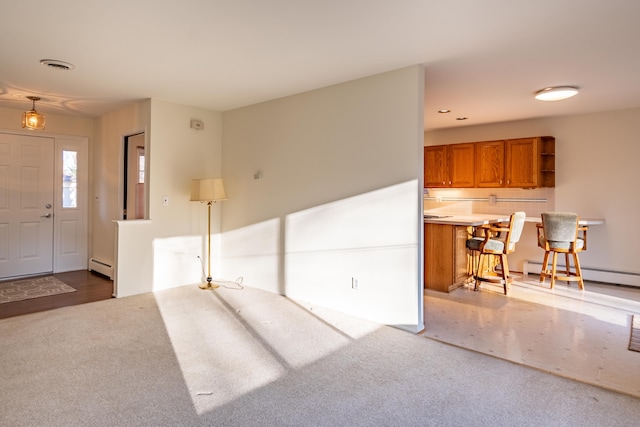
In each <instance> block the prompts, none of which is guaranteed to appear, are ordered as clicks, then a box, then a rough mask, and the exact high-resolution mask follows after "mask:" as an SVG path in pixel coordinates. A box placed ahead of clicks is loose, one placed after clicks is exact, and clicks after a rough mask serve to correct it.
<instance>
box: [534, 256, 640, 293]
mask: <svg viewBox="0 0 640 427" xmlns="http://www.w3.org/2000/svg"><path fill="white" fill-rule="evenodd" d="M558 267H561V268H563V269H564V268H565V266H564V264H558ZM540 270H542V262H540V261H528V260H525V261H523V262H522V274H525V275H526V274H529V273H533V274H540ZM582 276H583V278H584V279H585V280H591V281H594V282H604V283H615V284H618V285H626V286H637V287H640V273H629V272H625V271H614V270H604V269H600V268H591V267H584V266H582Z"/></svg>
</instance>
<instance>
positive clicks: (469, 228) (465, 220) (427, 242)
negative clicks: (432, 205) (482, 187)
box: [424, 214, 509, 292]
mask: <svg viewBox="0 0 640 427" xmlns="http://www.w3.org/2000/svg"><path fill="white" fill-rule="evenodd" d="M504 221H509V215H497V214H467V215H432V214H425V216H424V286H425V288H426V289H433V290H436V291H441V292H451V291H452V290H454V289H456V288H458V287H460V286H462V285H464V283H465V282H466V281H467V280H468V279H469V277H470V275H471V274H470V273H471V271H470V264H469V258H468V254H467V249H466V242H467V239H468V238H469V237H471V236H472V235H473V233H474V231H475V229H476V228H477V227H480V226H482V225H485V224H492V223H498V222H504Z"/></svg>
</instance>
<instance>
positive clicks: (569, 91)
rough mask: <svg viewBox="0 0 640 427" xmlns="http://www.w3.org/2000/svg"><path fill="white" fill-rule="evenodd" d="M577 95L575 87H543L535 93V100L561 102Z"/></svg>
mask: <svg viewBox="0 0 640 427" xmlns="http://www.w3.org/2000/svg"><path fill="white" fill-rule="evenodd" d="M577 94H578V88H577V87H575V86H554V87H545V88H544V89H541V90H539V91H537V92H536V95H535V97H536V99H537V100H540V101H561V100H563V99H567V98H571V97H572V96H574V95H577Z"/></svg>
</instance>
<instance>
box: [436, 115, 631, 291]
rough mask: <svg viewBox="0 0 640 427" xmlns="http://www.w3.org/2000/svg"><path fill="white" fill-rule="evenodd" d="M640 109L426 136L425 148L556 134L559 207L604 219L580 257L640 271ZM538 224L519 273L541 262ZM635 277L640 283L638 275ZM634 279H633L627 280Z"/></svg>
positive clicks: (521, 251)
mask: <svg viewBox="0 0 640 427" xmlns="http://www.w3.org/2000/svg"><path fill="white" fill-rule="evenodd" d="M638 117H640V109H637V108H636V109H629V110H621V111H611V112H605V113H597V114H584V115H576V116H563V117H554V118H545V119H535V120H523V121H514V122H506V123H498V124H491V125H483V126H465V127H461V128H456V129H445V130H439V131H432V132H427V133H425V145H436V144H451V143H457V142H469V141H483V140H493V139H503V138H504V139H506V138H518V137H527V136H538V135H551V136H555V137H556V187H555V191H554V192H555V210H557V211H572V212H578V213H579V214H580V215H581V216H583V217H602V218H605V220H606V223H605V224H604V225H597V226H593V227H591V228H590V230H589V234H588V249H587V251H586V252H583V253H582V254H581V255H580V261H581V264H582V266H583V267H587V268H593V269H603V270H612V271H621V272H628V273H634V274H635V275H636V277H637V275H638V274H640V268H639V267H638V249H637V245H636V242H638V241H640V228H639V227H637V225H636V222H637V221H636V218H637V216H638V212H639V211H640V197H638V190H637V188H636V186H637V183H638V182H640V168H639V167H638V159H639V158H640V144H639V143H638V141H640V125H639V122H638ZM542 255H543V252H542V250H541V249H539V248H537V247H536V243H535V235H534V227H533V225H532V224H529V225H528V226H527V228H526V229H525V234H524V235H523V236H522V240H521V242H520V243H519V244H518V247H517V251H516V253H515V254H514V257H513V261H512V260H511V259H510V261H509V263H510V265H511V266H512V268H513V269H514V270H517V269H521V266H522V261H523V260H525V259H529V260H537V261H541V260H542ZM630 280H637V279H634V278H633V277H631V279H630ZM626 284H632V283H626Z"/></svg>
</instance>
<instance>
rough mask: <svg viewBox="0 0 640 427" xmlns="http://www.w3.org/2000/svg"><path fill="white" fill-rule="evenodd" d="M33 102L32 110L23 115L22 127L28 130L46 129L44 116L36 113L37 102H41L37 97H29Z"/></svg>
mask: <svg viewBox="0 0 640 427" xmlns="http://www.w3.org/2000/svg"><path fill="white" fill-rule="evenodd" d="M27 99H30V100H31V101H32V102H33V106H32V108H31V110H29V111H25V112H24V113H22V127H23V128H27V129H35V130H42V129H44V115H43V114H40V113H38V112H37V111H36V101H40V98H39V97H37V96H27Z"/></svg>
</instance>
